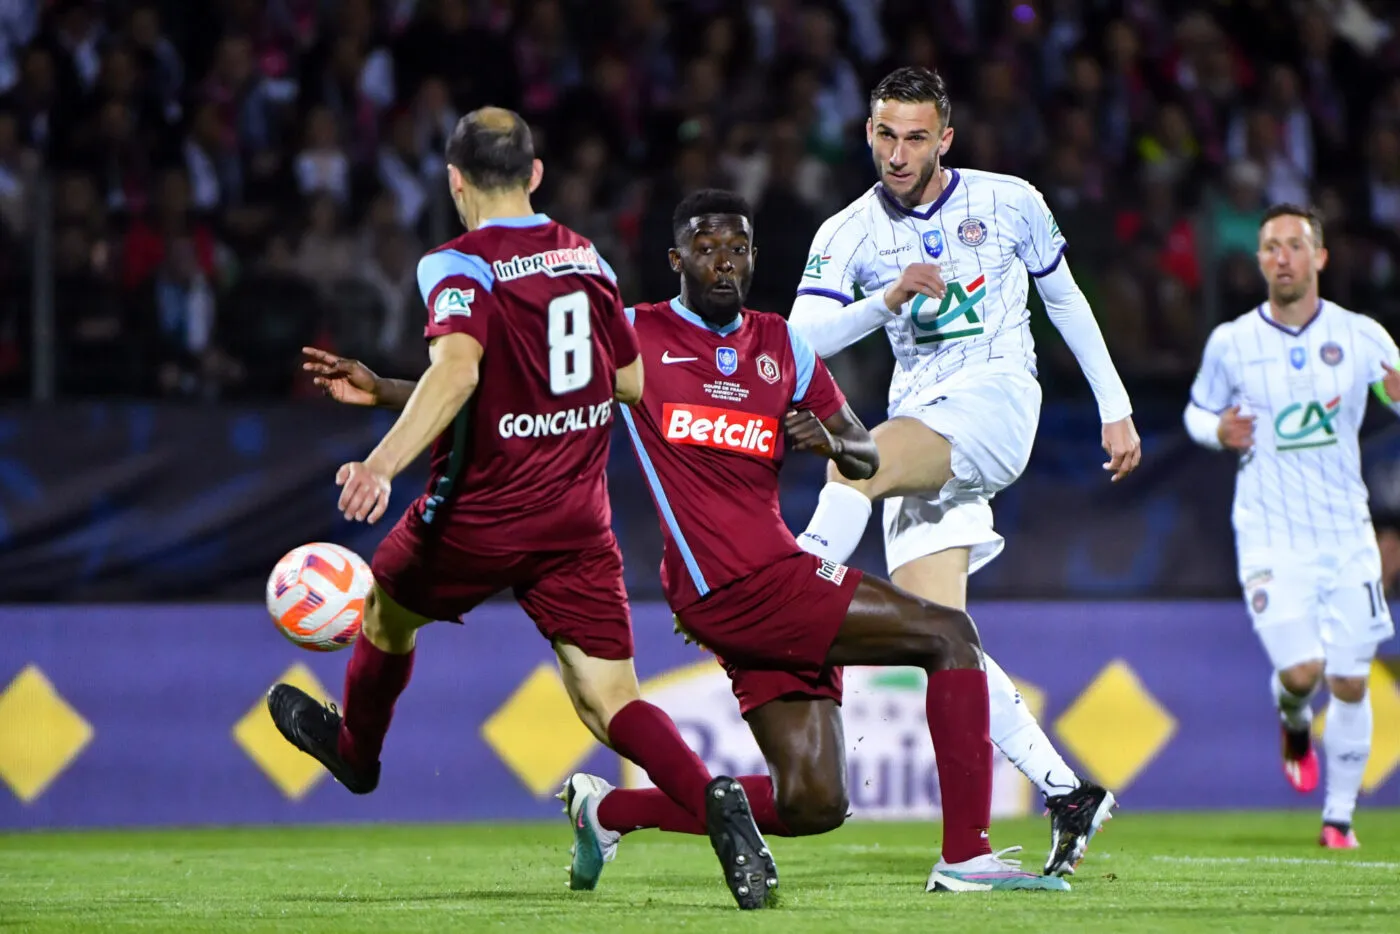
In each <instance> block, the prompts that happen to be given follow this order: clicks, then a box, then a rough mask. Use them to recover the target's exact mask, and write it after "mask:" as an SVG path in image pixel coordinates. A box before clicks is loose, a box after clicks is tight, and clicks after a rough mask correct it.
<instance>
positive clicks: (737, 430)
mask: <svg viewBox="0 0 1400 934" xmlns="http://www.w3.org/2000/svg"><path fill="white" fill-rule="evenodd" d="M661 424H662V426H663V430H664V431H665V432H666V440H667V441H668V442H670V443H671V444H698V445H700V446H701V447H707V448H717V449H719V450H721V451H737V452H738V453H740V454H748V455H750V456H752V457H762V458H765V459H767V460H772V459H773V458H774V457H776V456H777V448H778V446H777V443H776V442H777V438H778V420H777V419H775V418H769V417H767V416H763V415H754V414H752V413H750V412H740V411H738V410H736V409H721V408H717V407H715V406H712V405H686V404H684V403H680V402H667V403H666V404H665V405H663V406H662V407H661Z"/></svg>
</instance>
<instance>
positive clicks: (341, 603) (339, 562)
mask: <svg viewBox="0 0 1400 934" xmlns="http://www.w3.org/2000/svg"><path fill="white" fill-rule="evenodd" d="M373 583H374V577H373V576H372V575H371V574H370V570H369V565H368V564H365V560H364V559H363V558H361V557H360V556H359V555H357V554H355V553H354V552H353V551H351V550H350V549H349V548H343V547H341V546H340V545H332V544H330V543H329V542H312V543H311V544H310V545H302V546H301V547H300V548H293V549H292V550H291V551H289V552H287V553H286V554H285V555H283V556H282V560H281V561H278V562H277V566H276V567H274V568H273V569H272V574H271V576H269V577H268V579H267V611H268V612H269V613H271V614H272V621H273V622H274V623H276V624H277V629H278V630H279V631H280V632H281V633H282V635H284V636H286V637H287V638H288V639H290V640H291V641H292V642H295V643H296V644H297V645H299V646H301V647H302V648H304V649H307V650H309V651H312V652H334V651H336V650H337V649H343V648H345V647H346V646H347V645H350V644H351V643H353V642H354V641H355V638H356V637H357V636H358V635H359V634H360V623H361V621H362V620H363V619H364V612H365V596H366V595H367V594H368V593H369V588H370V585H371V584H373Z"/></svg>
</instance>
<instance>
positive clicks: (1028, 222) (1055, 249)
mask: <svg viewBox="0 0 1400 934" xmlns="http://www.w3.org/2000/svg"><path fill="white" fill-rule="evenodd" d="M1011 204H1012V205H1013V206H1014V207H1013V210H1019V211H1020V213H1021V228H1020V234H1021V236H1020V240H1019V241H1018V243H1017V244H1016V255H1017V256H1018V257H1020V259H1021V262H1023V263H1025V265H1026V271H1027V272H1028V273H1030V276H1031V278H1032V279H1034V280H1035V286H1036V291H1038V292H1039V293H1040V297H1041V299H1043V300H1044V302H1045V311H1046V313H1047V314H1048V315H1049V317H1050V321H1051V323H1053V324H1054V325H1055V330H1057V331H1059V332H1060V336H1061V337H1063V338H1064V339H1065V343H1066V344H1067V345H1068V346H1069V349H1070V353H1072V354H1074V359H1075V360H1076V361H1077V362H1078V363H1079V369H1080V370H1081V371H1082V372H1083V373H1084V378H1085V379H1087V380H1088V381H1089V387H1090V388H1091V389H1092V390H1093V392H1094V399H1095V401H1097V402H1098V405H1099V420H1100V421H1101V422H1102V423H1103V449H1104V451H1105V452H1107V454H1108V463H1106V464H1104V465H1103V466H1104V469H1105V470H1108V471H1111V472H1112V473H1113V479H1114V480H1115V481H1116V480H1121V479H1123V478H1124V477H1126V476H1127V475H1128V474H1129V473H1131V472H1132V471H1133V470H1134V469H1135V468H1136V467H1137V465H1138V462H1139V461H1140V460H1141V459H1142V440H1141V439H1140V438H1139V437H1138V433H1137V428H1136V427H1135V426H1134V425H1133V418H1132V415H1133V404H1132V402H1131V401H1129V399H1128V390H1127V389H1126V388H1124V386H1123V380H1122V378H1121V377H1119V375H1118V369H1117V367H1115V366H1114V365H1113V358H1112V357H1111V356H1109V353H1108V345H1107V344H1106V343H1104V339H1103V332H1102V331H1100V330H1099V323H1098V321H1096V320H1094V311H1093V309H1092V308H1090V307H1089V300H1088V299H1087V298H1085V297H1084V292H1083V291H1082V290H1081V289H1080V288H1079V283H1077V282H1075V281H1074V275H1073V274H1072V273H1071V272H1070V271H1069V263H1067V262H1065V258H1064V257H1065V246H1066V244H1065V238H1064V235H1063V234H1061V233H1060V225H1059V224H1057V223H1056V222H1055V218H1054V217H1053V216H1052V215H1051V213H1050V208H1049V207H1047V206H1046V204H1045V199H1044V198H1042V197H1041V196H1040V192H1038V191H1036V190H1035V188H1033V187H1030V186H1027V187H1026V188H1025V190H1024V191H1023V192H1022V196H1021V197H1020V198H1019V199H1017V200H1014V201H1012V202H1011Z"/></svg>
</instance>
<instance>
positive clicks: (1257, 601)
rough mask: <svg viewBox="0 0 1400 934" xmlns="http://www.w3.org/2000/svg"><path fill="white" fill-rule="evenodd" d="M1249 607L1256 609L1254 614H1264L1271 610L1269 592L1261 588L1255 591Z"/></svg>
mask: <svg viewBox="0 0 1400 934" xmlns="http://www.w3.org/2000/svg"><path fill="white" fill-rule="evenodd" d="M1249 605H1250V606H1251V607H1253V608H1254V612H1256V613H1262V612H1264V611H1265V610H1267V609H1268V608H1269V592H1268V591H1267V590H1265V589H1264V588H1262V587H1260V588H1259V589H1258V590H1256V591H1254V596H1252V597H1250V598H1249Z"/></svg>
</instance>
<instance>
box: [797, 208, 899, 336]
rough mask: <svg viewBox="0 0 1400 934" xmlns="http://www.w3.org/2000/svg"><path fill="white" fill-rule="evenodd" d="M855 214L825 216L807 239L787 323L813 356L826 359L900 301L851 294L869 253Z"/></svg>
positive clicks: (880, 322) (888, 316) (886, 317)
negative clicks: (808, 245)
mask: <svg viewBox="0 0 1400 934" xmlns="http://www.w3.org/2000/svg"><path fill="white" fill-rule="evenodd" d="M862 230H863V227H862V226H861V222H860V220H859V219H858V218H855V217H852V216H851V214H850V212H848V211H843V212H842V213H840V214H837V215H836V216H835V217H832V218H830V219H828V220H827V222H826V223H824V224H822V226H821V227H820V228H819V229H818V230H817V235H816V236H815V237H813V238H812V249H811V252H810V253H809V254H808V256H807V266H806V268H805V269H804V270H803V273H802V281H801V282H800V283H799V284H798V288H797V297H796V299H794V300H793V303H792V312H791V314H789V315H788V323H789V324H790V325H791V326H792V328H793V330H795V331H797V332H798V333H799V334H801V335H802V337H803V339H804V340H806V341H807V343H808V344H809V345H811V347H812V348H813V349H814V350H816V352H817V354H818V355H819V356H822V357H829V356H831V355H832V354H834V353H836V352H837V351H839V350H842V349H844V348H846V347H849V346H850V345H851V344H854V343H855V342H856V341H858V340H860V339H861V338H862V337H865V335H867V334H869V333H870V332H872V331H874V330H876V329H877V328H880V327H883V326H884V325H885V322H887V321H890V320H892V319H893V318H895V317H896V316H897V314H898V309H899V307H900V305H901V304H902V303H901V302H896V303H894V305H893V309H894V310H891V306H890V305H889V304H887V303H886V295H885V293H884V292H883V291H879V290H876V291H875V293H874V294H872V295H868V296H866V297H864V298H861V299H857V298H856V297H855V284H856V282H857V281H858V280H859V279H860V278H861V277H862V275H863V271H864V269H865V268H866V266H867V264H868V261H869V257H868V256H866V255H865V254H866V253H867V252H868V247H869V243H870V241H869V240H868V239H867V238H866V237H865V236H864V235H863V234H862V233H861V231H862Z"/></svg>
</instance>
